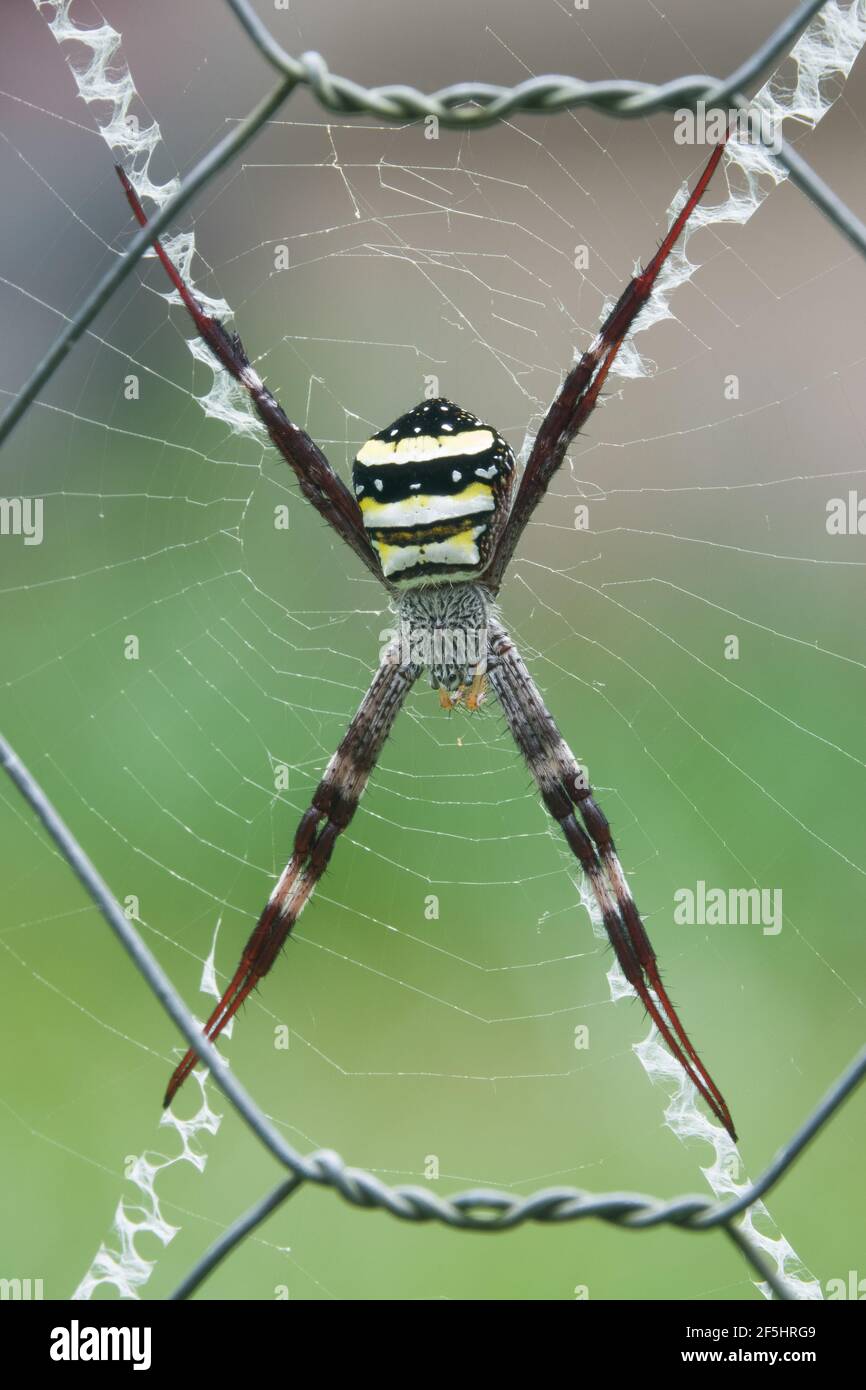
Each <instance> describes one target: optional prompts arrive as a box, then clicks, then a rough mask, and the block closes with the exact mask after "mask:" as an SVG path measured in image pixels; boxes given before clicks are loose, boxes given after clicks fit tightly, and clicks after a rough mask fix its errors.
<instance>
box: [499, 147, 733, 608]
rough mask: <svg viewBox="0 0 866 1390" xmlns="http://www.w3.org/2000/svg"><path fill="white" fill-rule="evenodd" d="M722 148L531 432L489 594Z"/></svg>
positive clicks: (591, 406)
mask: <svg viewBox="0 0 866 1390" xmlns="http://www.w3.org/2000/svg"><path fill="white" fill-rule="evenodd" d="M724 147H725V142H724V141H722V143H721V144H719V145H717V146H716V147H715V149H714V150H713V153H712V154H711V155H710V158H709V161H708V163H707V166H706V168H705V169H704V172H703V173H702V174H701V177H700V178H699V179H698V182H697V183H696V184H695V187H694V188H693V190H692V192H691V193H690V195H689V197H688V199H687V201H686V203H685V206H684V207H683V209H682V211H681V212H680V213H679V214H678V216H677V217H676V219H675V220H674V222H673V224H672V225H671V228H670V230H669V232H668V233H667V235H666V237H665V238H664V240H663V241H662V244H661V246H660V247H659V249H658V251H656V253H655V255H654V256H653V257H652V260H651V261H650V262H649V264H648V265H647V267H646V269H645V270H642V271H641V272H640V274H639V275H636V276H635V277H634V279H633V280H631V281H630V282H629V284H628V285H627V286H626V288H625V289H624V290H623V292H622V294H621V295H620V297H619V299H618V300H617V302H616V304H615V305H614V307H613V308H612V309H611V311H610V313H609V314H608V316H607V318H606V319H605V321H604V323H603V324H602V326H601V328H600V329H599V332H598V333H597V334H596V337H595V339H594V341H593V342H592V343H591V344H590V346H589V348H587V350H586V352H585V353H584V354H583V356H582V357H581V358H580V359H579V361H577V362H576V363H575V364H574V366H573V367H572V368H571V371H570V372H569V373H568V375H567V376H566V378H565V380H564V382H563V383H562V386H561V387H560V389H559V391H558V393H557V395H556V396H555V397H554V399H553V401H552V402H551V405H550V407H549V409H548V411H547V414H546V415H545V417H544V419H543V421H542V423H541V428H540V429H539V431H538V434H537V435H536V436H535V441H534V443H533V445H532V451H531V453H530V455H529V459H528V461H527V464H526V467H525V469H524V470H523V476H522V477H521V479H520V486H519V488H518V489H517V495H516V496H515V499H514V503H513V505H512V507H511V511H510V512H509V514H508V519H507V521H506V523H505V525H504V527H503V528H502V532H501V534H500V536H499V540H498V541H497V542H496V546H495V548H494V551H493V554H492V556H491V559H490V563H489V564H488V566H487V569H486V570H485V572H484V574H483V576H482V582H483V583H484V585H485V586H486V587H488V588H489V589H490V590H491V591H492V592H493V593H494V594H495V593H496V592H497V591H498V589H499V586H500V584H501V583H502V577H503V575H504V574H505V570H506V568H507V566H508V563H509V561H510V560H511V557H512V555H513V554H514V551H515V548H516V546H517V543H518V541H519V540H520V537H521V536H522V535H523V532H524V530H525V529H526V525H527V523H528V521H529V519H530V517H531V516H532V513H533V512H534V511H535V508H536V507H537V506H538V504H539V502H540V501H541V500H542V498H543V497H544V494H545V493H546V491H547V489H548V487H549V485H550V481H551V479H552V478H553V476H554V474H555V473H556V471H557V469H558V468H559V467H560V465H561V463H562V461H563V459H564V458H565V455H566V452H567V450H568V447H569V445H570V444H571V441H572V440H573V439H574V436H575V435H576V434H577V432H578V430H580V429H581V428H582V426H583V425H584V424H585V423H586V421H587V419H588V418H589V416H590V415H591V414H592V411H593V410H594V409H595V406H596V403H597V401H598V397H599V392H600V391H601V388H602V386H603V385H604V382H605V379H606V377H607V374H608V372H609V371H610V369H611V367H612V365H613V362H614V359H615V357H616V355H617V353H618V352H619V350H620V348H621V346H622V344H623V342H624V341H625V339H626V338H627V336H628V334H629V332H630V331H631V328H632V325H633V324H634V321H635V319H636V318H637V316H638V314H639V313H640V311H641V309H642V308H643V307H644V305H645V304H646V302H647V300H648V299H649V297H650V294H651V293H652V290H653V286H654V284H655V282H656V279H657V278H658V273H659V271H660V270H661V268H662V266H663V265H664V263H665V261H666V260H667V258H668V256H669V255H670V253H671V251H672V250H673V248H674V246H675V244H676V242H677V241H678V240H679V237H680V234H681V233H682V230H683V228H684V227H685V225H686V223H687V222H688V220H689V218H690V217H691V215H692V213H693V212H694V210H695V208H696V207H697V205H698V203H699V202H700V200H701V198H702V197H703V195H704V192H705V191H706V188H707V185H708V183H709V182H710V179H711V178H712V176H713V174H714V173H715V170H716V166H717V164H718V162H719V160H720V159H721V157H722V151H723V150H724Z"/></svg>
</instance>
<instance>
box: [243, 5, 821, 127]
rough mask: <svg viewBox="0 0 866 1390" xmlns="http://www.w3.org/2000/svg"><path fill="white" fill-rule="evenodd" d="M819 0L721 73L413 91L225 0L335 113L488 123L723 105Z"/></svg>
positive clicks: (558, 78)
mask: <svg viewBox="0 0 866 1390" xmlns="http://www.w3.org/2000/svg"><path fill="white" fill-rule="evenodd" d="M826 3H827V0H804V2H803V3H801V4H800V5H798V6H797V8H796V9H795V10H793V11H792V13H791V14H790V15H789V16H788V18H787V19H786V20H784V21H783V23H782V24H780V25H779V27H778V28H777V29H776V30H775V31H774V32H773V33H772V34H771V35H770V37H769V38H768V39H767V40H766V41H765V42H764V43H763V44H761V45H760V47H759V48H756V49H755V51H754V53H752V54H751V56H750V57H749V58H747V59H746V60H745V62H743V63H741V64H740V66H739V67H738V68H736V69H735V71H734V72H733V73H731V75H730V77H727V78H725V79H722V78H718V77H711V76H709V75H708V74H703V75H695V76H689V77H677V78H674V79H673V80H672V81H670V82H664V83H662V84H661V85H660V86H659V85H656V84H655V83H652V82H630V81H617V80H613V81H610V80H608V81H603V82H584V81H583V80H582V79H581V78H579V77H565V76H562V75H561V74H552V75H547V76H544V77H529V78H527V79H526V80H525V81H523V82H518V83H517V85H516V86H514V87H502V86H498V85H496V84H493V83H489V82H457V83H454V84H453V85H452V86H450V87H442V88H441V89H440V90H439V91H438V92H429V93H425V92H421V91H418V90H417V89H416V88H415V87H409V86H406V85H403V84H389V85H387V86H383V87H363V86H361V84H360V83H358V82H354V81H353V80H352V79H351V78H349V77H340V76H338V75H337V74H336V73H332V72H331V71H330V70H329V68H328V64H327V63H326V61H325V59H324V58H323V57H322V55H321V53H313V52H310V53H303V54H301V56H300V58H293V57H292V56H291V54H289V53H287V52H286V50H285V49H284V48H283V47H282V45H281V44H280V43H279V42H278V41H277V39H275V38H274V36H273V34H272V33H271V32H270V30H269V29H268V28H267V26H266V25H265V23H264V21H263V20H261V19H260V18H259V16H258V15H257V14H256V12H255V10H254V9H253V8H252V5H251V4H250V3H249V0H228V4H229V5H230V6H231V8H232V10H233V11H234V13H235V16H236V17H237V19H238V22H239V23H240V24H241V26H242V27H243V29H244V31H245V33H246V34H247V36H248V37H249V38H250V39H252V41H253V43H254V44H255V45H256V47H257V48H258V50H259V52H260V53H261V55H262V57H263V58H265V59H266V61H267V62H269V63H270V64H271V66H272V67H274V68H276V69H277V71H278V72H281V73H283V75H284V76H286V77H292V78H294V79H295V81H296V82H297V83H299V84H302V85H304V86H307V87H309V88H310V91H311V92H312V93H313V95H314V96H315V97H316V99H317V101H318V102H319V103H320V105H322V106H324V107H325V109H326V110H328V111H333V112H335V113H336V114H338V115H344V116H345V115H358V114H360V113H361V112H363V113H366V114H367V115H371V116H378V117H379V119H380V120H383V121H417V120H421V119H423V118H424V117H425V116H435V117H436V119H437V120H438V121H439V122H440V123H441V124H442V125H445V126H449V127H452V128H455V129H463V128H465V127H467V126H472V127H476V126H484V125H493V124H494V123H496V122H497V121H501V120H504V119H505V118H506V117H507V116H511V115H513V114H514V113H515V112H518V111H525V112H529V113H537V114H541V115H551V114H552V113H554V112H556V111H568V110H573V109H574V108H575V107H578V106H588V107H591V108H592V109H593V110H595V111H600V112H602V113H603V114H604V115H607V116H622V117H627V118H630V119H632V118H635V117H638V116H651V115H653V114H654V113H655V112H656V111H673V110H676V109H677V108H678V107H682V106H694V105H696V104H697V102H698V101H706V102H707V104H708V105H709V104H712V105H714V106H718V105H724V104H725V102H727V101H729V100H730V98H731V97H733V96H734V95H735V94H736V93H740V92H742V91H743V89H744V88H746V87H748V86H749V84H750V83H751V82H753V81H754V80H755V79H756V78H757V77H760V76H761V75H762V74H763V73H764V72H766V70H767V69H768V68H769V67H770V65H771V64H772V63H773V62H774V61H775V59H776V58H778V56H779V54H780V53H783V52H784V51H785V49H786V48H787V47H788V46H789V45H790V43H791V41H792V39H794V38H795V37H796V36H797V35H798V34H799V33H800V32H801V31H802V30H803V29H805V28H806V26H807V25H808V23H809V21H810V20H811V19H812V18H813V17H814V16H815V15H816V14H817V12H818V10H820V9H822V8H823V6H824V5H825V4H826Z"/></svg>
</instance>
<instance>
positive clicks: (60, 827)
mask: <svg viewBox="0 0 866 1390" xmlns="http://www.w3.org/2000/svg"><path fill="white" fill-rule="evenodd" d="M0 766H2V767H3V769H4V770H5V771H6V773H7V774H8V776H9V777H10V779H11V781H12V782H13V783H14V785H15V787H16V788H17V789H18V791H19V792H20V793H21V795H22V797H23V798H24V800H25V801H26V802H27V803H28V805H29V806H30V807H31V808H32V809H33V810H34V811H35V812H36V814H37V816H38V817H39V819H40V820H41V822H42V824H43V825H44V827H45V829H46V830H47V832H48V834H49V836H50V837H51V839H52V840H53V842H54V844H55V845H56V847H57V848H58V849H59V851H60V853H61V854H62V855H63V857H64V859H65V860H66V862H67V863H68V864H69V866H70V867H71V869H72V870H73V872H74V873H75V875H76V877H77V878H78V880H79V882H80V883H81V884H82V886H83V887H84V889H85V891H86V892H87V893H88V894H89V896H90V897H91V899H92V901H93V902H94V903H95V904H96V906H97V907H98V908H99V910H100V912H101V913H102V915H103V917H104V918H105V920H106V921H107V923H108V925H109V926H110V927H111V929H112V931H113V932H114V934H115V936H117V938H118V940H119V941H120V942H121V944H122V945H123V947H124V948H125V950H126V951H127V953H128V954H129V956H130V957H131V959H132V961H133V963H134V965H135V966H136V968H137V969H138V971H139V973H140V974H141V975H142V977H143V978H144V979H145V980H146V982H147V984H148V985H149V986H150V988H151V989H152V991H153V993H154V995H155V996H156V998H157V999H158V1000H159V1002H160V1004H161V1005H162V1007H163V1008H164V1009H165V1011H166V1013H167V1014H168V1015H169V1017H170V1018H171V1019H172V1021H173V1022H174V1023H176V1024H177V1026H178V1028H179V1029H180V1031H181V1032H182V1033H183V1035H184V1037H185V1038H186V1039H187V1041H188V1042H189V1044H190V1045H191V1046H192V1047H193V1048H194V1050H195V1052H196V1053H197V1054H198V1056H199V1058H200V1059H201V1060H202V1061H203V1062H205V1063H206V1065H207V1066H209V1067H210V1068H211V1073H212V1076H213V1080H214V1082H215V1084H216V1085H217V1086H218V1087H219V1089H220V1090H221V1091H222V1092H223V1094H224V1095H225V1096H226V1098H227V1099H228V1100H229V1101H230V1102H231V1104H232V1105H234V1107H235V1109H236V1110H237V1111H238V1112H239V1114H240V1115H241V1116H242V1118H243V1119H244V1120H245V1121H246V1123H247V1124H248V1125H249V1127H250V1129H251V1130H252V1131H253V1133H254V1134H255V1135H256V1136H257V1138H258V1139H259V1140H260V1141H261V1142H262V1143H263V1144H264V1145H265V1147H266V1148H268V1149H269V1150H270V1152H271V1153H272V1154H273V1156H274V1157H275V1158H276V1159H277V1160H278V1162H280V1163H281V1164H282V1165H283V1166H284V1167H285V1168H287V1169H288V1170H289V1172H290V1173H291V1177H290V1178H289V1179H284V1180H283V1181H282V1182H281V1183H280V1184H279V1186H278V1187H276V1188H275V1189H274V1191H273V1192H271V1193H270V1194H269V1195H268V1196H267V1197H265V1198H263V1199H262V1200H261V1201H259V1202H257V1203H256V1204H255V1206H253V1207H252V1208H250V1210H249V1211H248V1212H247V1213H246V1214H245V1215H243V1216H242V1217H240V1218H239V1219H238V1220H237V1221H236V1222H235V1223H233V1225H232V1226H230V1227H229V1228H228V1230H227V1231H225V1232H224V1233H223V1235H222V1236H221V1237H220V1239H219V1240H218V1241H217V1242H216V1243H215V1244H214V1245H213V1246H212V1247H211V1249H210V1250H208V1251H207V1252H206V1253H205V1255H203V1256H202V1258H201V1259H200V1260H199V1261H198V1262H197V1263H196V1264H195V1265H194V1266H193V1268H192V1269H191V1270H190V1273H189V1274H188V1275H187V1277H186V1279H184V1281H183V1284H182V1285H181V1286H180V1288H179V1289H178V1290H176V1292H175V1294H174V1297H177V1298H181V1297H186V1296H188V1294H189V1293H191V1292H193V1290H194V1289H195V1288H197V1287H198V1286H199V1284H200V1283H201V1282H202V1281H203V1280H204V1279H205V1277H206V1276H207V1275H208V1274H209V1273H210V1271H211V1270H212V1269H214V1268H215V1267H216V1265H217V1264H219V1263H220V1262H221V1261H222V1260H223V1259H224V1258H225V1257H226V1255H228V1254H229V1253H230V1251H231V1250H232V1249H234V1248H235V1247H236V1246H237V1245H238V1244H239V1243H240V1241H242V1240H244V1239H245V1238H246V1237H247V1236H248V1235H249V1233H250V1232H251V1231H252V1230H254V1229H255V1228H256V1226H258V1225H259V1224H260V1223H261V1222H262V1221H263V1220H265V1218H266V1217H267V1216H268V1215H270V1213H271V1212H272V1211H274V1210H276V1209H277V1207H279V1206H280V1205H281V1204H282V1203H283V1202H284V1201H285V1200H286V1199H287V1198H288V1197H289V1196H291V1195H292V1194H293V1193H294V1192H297V1191H298V1190H299V1189H300V1188H301V1186H303V1184H304V1183H307V1182H309V1183H314V1184H316V1185H317V1186H321V1187H328V1188H333V1190H334V1191H335V1192H338V1193H339V1194H340V1196H341V1197H343V1198H344V1200H345V1201H347V1202H349V1203H350V1204H351V1205H353V1206H357V1207H363V1208H367V1209H370V1208H378V1209H379V1210H382V1211H386V1212H388V1213H389V1214H390V1215H391V1216H395V1217H397V1218H398V1219H399V1220H402V1221H412V1222H426V1221H438V1222H440V1223H441V1224H442V1225H445V1226H451V1227H455V1228H458V1229H460V1230H466V1231H487V1232H492V1231H507V1230H512V1229H514V1227H516V1226H520V1225H524V1224H526V1223H527V1222H530V1221H532V1222H539V1223H544V1224H549V1225H558V1224H561V1223H563V1222H567V1221H577V1220H586V1219H587V1218H589V1217H596V1218H598V1219H600V1220H602V1221H606V1222H608V1223H609V1224H612V1225H615V1226H620V1227H622V1228H624V1229H626V1230H648V1229H650V1228H652V1227H654V1226H662V1225H668V1226H675V1227H678V1228H679V1229H681V1230H685V1231H692V1232H703V1233H706V1232H708V1231H711V1230H714V1229H716V1228H718V1227H722V1228H723V1229H724V1230H726V1231H727V1233H728V1235H730V1236H731V1237H732V1238H733V1239H734V1241H735V1243H736V1244H737V1246H738V1248H739V1249H740V1250H741V1251H742V1253H743V1254H744V1255H745V1256H746V1258H747V1259H748V1260H749V1261H750V1262H751V1264H752V1266H753V1268H754V1269H755V1270H756V1272H757V1273H758V1274H759V1276H760V1278H761V1279H763V1280H765V1281H766V1282H767V1283H768V1284H769V1285H770V1287H771V1288H772V1290H773V1292H774V1293H775V1294H776V1296H777V1297H778V1298H790V1297H791V1294H790V1291H789V1289H788V1286H787V1285H786V1284H785V1282H784V1280H782V1279H780V1278H779V1277H778V1276H776V1275H775V1274H774V1272H773V1271H772V1270H771V1269H769V1268H768V1266H767V1264H766V1261H764V1260H763V1258H762V1256H761V1252H760V1250H759V1249H758V1248H757V1247H756V1246H755V1245H754V1243H753V1242H752V1241H751V1240H750V1239H749V1237H748V1235H747V1233H746V1232H745V1231H743V1230H742V1229H741V1228H739V1227H735V1226H734V1225H733V1222H734V1218H735V1217H736V1216H738V1215H739V1214H740V1213H741V1212H742V1211H744V1210H745V1209H746V1208H747V1207H749V1206H751V1205H752V1204H753V1203H754V1202H755V1201H757V1200H758V1199H759V1198H760V1197H762V1196H764V1195H765V1194H766V1193H767V1192H768V1191H769V1189H770V1188H771V1187H772V1186H773V1185H774V1184H775V1183H777V1182H778V1181H779V1179H780V1178H781V1177H782V1176H783V1175H784V1174H785V1173H786V1172H787V1171H788V1169H789V1168H790V1167H791V1165H792V1164H793V1163H794V1162H795V1161H796V1159H797V1158H798V1157H799V1156H800V1154H801V1153H802V1152H803V1150H804V1149H805V1147H806V1145H807V1144H808V1143H809V1141H810V1140H811V1139H812V1138H813V1137H814V1136H815V1135H816V1134H817V1133H818V1131H819V1130H820V1129H822V1128H823V1126H824V1125H826V1124H827V1122H828V1121H829V1120H830V1118H831V1116H832V1115H833V1114H834V1113H835V1111H836V1110H838V1108H839V1106H840V1105H842V1103H843V1101H844V1100H845V1099H846V1098H847V1097H848V1096H849V1095H850V1094H851V1092H852V1091H853V1090H854V1088H855V1087H856V1086H857V1085H858V1083H859V1082H860V1081H861V1080H862V1079H863V1076H864V1075H866V1049H864V1050H863V1051H862V1052H861V1053H860V1054H859V1055H858V1056H857V1057H855V1058H854V1060H853V1061H852V1062H851V1063H850V1065H849V1066H848V1067H846V1069H845V1071H843V1072H842V1074H841V1076H840V1077H839V1078H838V1079H837V1080H836V1081H835V1082H834V1084H833V1086H832V1087H831V1088H830V1090H829V1091H828V1092H827V1094H826V1095H825V1096H824V1098H823V1099H822V1100H821V1101H820V1102H819V1104H818V1105H817V1106H816V1108H815V1110H814V1111H813V1113H812V1114H811V1115H810V1116H809V1117H808V1119H807V1120H806V1121H805V1123H804V1124H803V1125H802V1126H801V1128H800V1129H799V1130H798V1131H797V1133H796V1134H795V1135H794V1137H793V1138H792V1139H791V1140H790V1142H789V1143H788V1144H786V1145H785V1146H784V1147H783V1148H782V1149H781V1150H780V1152H779V1153H778V1154H777V1155H776V1157H775V1158H774V1159H773V1162H772V1163H771V1164H770V1166H769V1168H768V1169H767V1170H766V1172H765V1173H764V1174H763V1175H762V1176H761V1177H760V1178H758V1180H757V1181H756V1182H755V1183H752V1184H751V1185H750V1186H749V1187H748V1188H747V1189H746V1191H745V1192H743V1193H742V1194H740V1195H739V1196H738V1197H737V1198H736V1200H734V1201H730V1202H716V1201H713V1200H710V1199H708V1198H707V1197H704V1196H694V1195H685V1196H680V1197H675V1198H672V1199H669V1200H662V1199H660V1198H655V1197H649V1196H646V1195H645V1194H642V1193H635V1192H608V1193H602V1194H595V1193H590V1192H585V1191H581V1190H580V1189H579V1188H573V1187H554V1188H544V1189H542V1190H540V1191H538V1192H534V1193H531V1194H530V1195H529V1196H525V1197H524V1196H515V1195H514V1194H512V1193H508V1192H499V1191H496V1190H488V1189H472V1190H470V1191H467V1192H459V1193H456V1194H453V1195H451V1196H447V1197H440V1196H438V1195H437V1194H436V1193H434V1192H431V1191H430V1190H429V1189H428V1188H423V1187H415V1186H408V1185H398V1186H396V1187H389V1186H388V1185H387V1184H386V1183H384V1182H382V1181H381V1179H379V1178H378V1177H376V1175H375V1174H373V1173H368V1172H365V1171H364V1170H362V1169H358V1168H350V1167H348V1166H347V1164H346V1163H345V1161H344V1160H343V1159H342V1158H341V1157H340V1155H339V1154H337V1153H334V1152H332V1151H330V1150H327V1149H320V1150H318V1151H317V1152H315V1153H311V1154H307V1155H302V1154H299V1153H297V1152H296V1151H295V1150H294V1149H293V1148H292V1146H291V1145H290V1144H288V1143H287V1142H286V1140H285V1139H284V1138H283V1137H282V1135H281V1134H279V1133H278V1131H277V1130H276V1129H275V1127H274V1126H273V1125H272V1124H271V1122H270V1120H269V1119H268V1118H267V1116H266V1115H264V1113H263V1112H262V1111H261V1109H260V1108H259V1107H258V1106H257V1105H256V1103H255V1101H254V1100H253V1099H252V1098H251V1096H250V1095H249V1093H248V1092H247V1091H246V1089H245V1087H244V1086H242V1084H241V1083H240V1082H239V1081H238V1079H237V1077H235V1076H234V1075H233V1074H232V1072H230V1071H229V1070H228V1068H227V1067H226V1065H225V1063H224V1062H223V1060H222V1058H221V1057H220V1055H219V1053H218V1052H217V1050H216V1048H215V1047H214V1046H213V1044H212V1043H211V1042H209V1041H208V1039H207V1038H205V1037H204V1035H203V1034H202V1032H201V1030H200V1028H199V1025H198V1024H197V1022H196V1020H195V1018H194V1017H193V1015H192V1013H191V1012H190V1010H189V1009H188V1008H187V1007H186V1005H185V1004H184V1002H183V1000H182V999H181V997H180V995H179V994H178V992H177V990H176V989H175V988H174V986H173V985H172V983H171V981H170V980H169V978H168V976H167V975H166V974H165V972H164V971H163V970H162V967H161V966H160V965H159V964H158V962H157V961H156V959H155V958H154V956H153V955H152V954H151V952H150V951H149V949H148V947H147V946H146V945H145V943H144V941H143V940H142V939H141V937H140V936H139V933H138V931H137V930H136V928H135V926H134V925H133V923H132V922H131V921H129V919H128V918H127V917H126V915H125V914H124V912H123V909H122V908H121V907H120V904H119V903H118V902H117V900H116V898H115V897H114V896H113V894H112V892H111V890H110V888H109V887H108V885H107V883H106V882H105V880H104V879H103V878H102V876H101V874H100V873H99V872H98V870H97V869H96V867H95V866H94V864H93V863H92V861H91V860H90V858H89V857H88V855H87V854H86V852H85V850H84V849H83V847H82V846H81V845H80V844H79V842H78V840H77V839H76V837H75V836H74V835H73V834H72V832H71V831H70V829H69V827H68V826H67V825H66V824H65V822H64V821H63V819H62V817H61V816H60V814H59V812H58V811H57V810H56V808H55V807H54V805H53V804H52V802H51V801H50V799H49V798H48V796H47V795H46V793H45V792H44V791H43V789H42V788H41V787H40V785H39V783H38V782H37V780H36V778H35V777H34V776H33V774H32V773H31V772H30V771H29V769H28V768H27V767H26V766H25V765H24V763H23V762H22V761H21V759H20V758H19V757H18V756H17V754H16V753H15V751H14V749H13V748H12V747H11V746H10V744H9V743H7V741H6V740H5V739H4V738H3V737H2V735H0Z"/></svg>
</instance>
